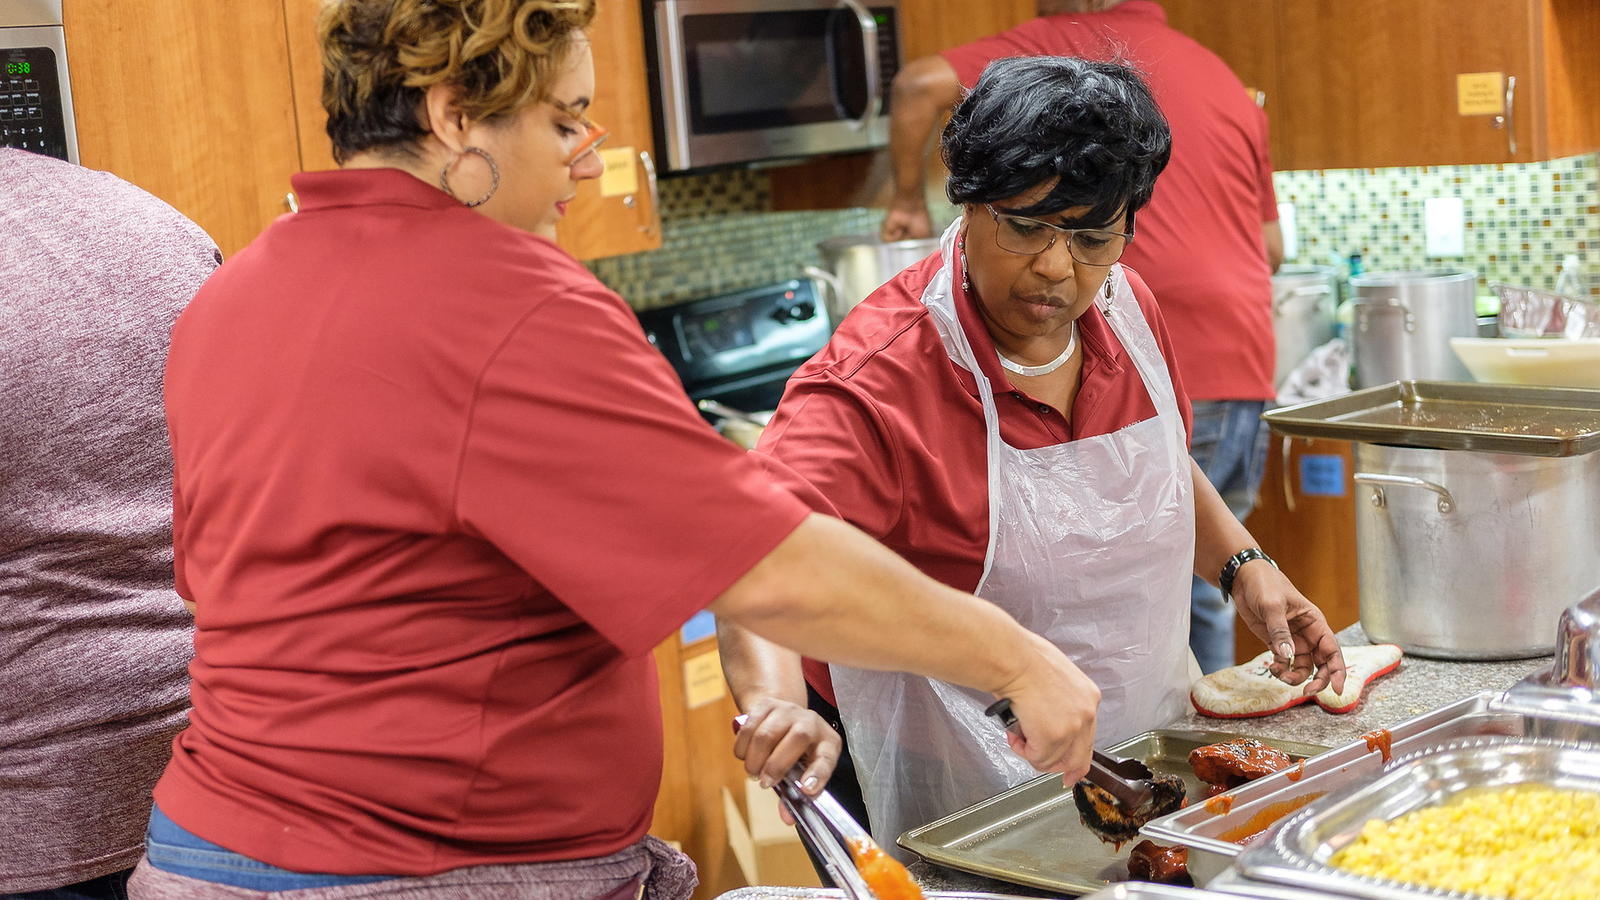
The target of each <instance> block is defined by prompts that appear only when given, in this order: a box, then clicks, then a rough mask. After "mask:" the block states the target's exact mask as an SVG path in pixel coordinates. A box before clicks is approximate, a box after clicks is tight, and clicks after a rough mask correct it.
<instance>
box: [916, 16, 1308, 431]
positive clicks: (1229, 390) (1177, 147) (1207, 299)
mask: <svg viewBox="0 0 1600 900" xmlns="http://www.w3.org/2000/svg"><path fill="white" fill-rule="evenodd" d="M941 55H942V56H943V57H944V58H945V59H946V60H947V61H948V62H949V63H950V65H951V67H952V68H954V69H955V71H956V77H958V78H959V79H960V80H961V83H962V84H963V85H965V86H967V87H971V86H972V85H974V84H976V83H977V81H978V76H980V75H982V74H983V70H984V69H985V68H986V67H988V65H989V63H991V62H993V61H994V60H996V59H1000V58H1002V57H1008V56H1043V55H1053V56H1077V57H1082V58H1086V59H1114V60H1119V61H1123V62H1128V63H1131V64H1132V65H1134V66H1135V67H1136V68H1137V69H1138V70H1139V72H1140V74H1142V75H1143V76H1144V77H1145V80H1146V81H1147V82H1148V83H1149V85H1150V90H1151V93H1152V94H1154V95H1155V99H1156V103H1157V104H1158V105H1160V107H1161V111H1162V112H1163V113H1164V114H1165V115H1166V117H1167V122H1168V124H1170V125H1171V127H1172V161H1171V162H1170V163H1169V164H1168V165H1167V168H1166V169H1165V170H1164V171H1163V172H1162V173H1161V177H1160V178H1157V179H1156V188H1155V194H1154V195H1153V196H1152V197H1151V198H1150V205H1148V206H1146V207H1145V208H1144V209H1141V210H1140V211H1139V216H1138V221H1137V226H1138V237H1137V238H1135V239H1134V241H1133V242H1132V243H1130V244H1129V245H1128V250H1127V252H1126V253H1125V254H1123V257H1122V261H1123V263H1125V264H1127V265H1128V266H1130V267H1132V268H1134V269H1137V270H1138V272H1139V274H1140V275H1142V276H1144V279H1145V281H1146V282H1148V283H1149V285H1150V289H1151V290H1152V291H1154V292H1155V295H1156V299H1157V301H1158V302H1160V304H1161V313H1162V315H1163V316H1165V317H1166V320H1167V322H1168V323H1170V324H1171V326H1172V335H1173V340H1174V342H1175V344H1176V347H1177V351H1178V364H1179V366H1180V367H1181V368H1182V370H1183V377H1184V383H1185V384H1186V385H1187V387H1188V389H1189V396H1190V397H1191V398H1192V399H1194V400H1270V399H1272V398H1273V396H1274V395H1275V392H1274V391H1273V388H1272V375H1273V371H1274V359H1275V355H1274V354H1275V352H1276V350H1275V346H1274V342H1273V336H1272V280H1271V278H1272V273H1271V271H1270V270H1269V269H1268V267H1267V256H1266V246H1265V244H1264V243H1263V241H1262V237H1261V226H1262V223H1264V222H1276V221H1277V220H1278V202H1277V195H1276V194H1275V193H1274V192H1273V188H1272V160H1271V158H1270V155H1269V153H1268V150H1267V117H1266V115H1265V114H1264V113H1263V112H1262V111H1261V109H1260V108H1258V107H1257V106H1256V105H1255V103H1254V102H1253V101H1251V100H1250V98H1249V97H1248V96H1247V95H1246V94H1245V90H1244V85H1243V83H1241V82H1240V81H1239V79H1238V77H1237V76H1235V75H1234V74H1233V72H1232V71H1231V70H1229V68H1228V66H1227V64H1226V63H1224V62H1223V61H1222V60H1221V59H1218V58H1217V56H1216V54H1214V53H1212V52H1211V51H1209V50H1207V49H1206V48H1204V47H1202V46H1200V45H1199V44H1198V43H1196V42H1195V41H1194V40H1193V39H1192V38H1190V37H1188V36H1187V35H1184V34H1182V33H1180V32H1178V31H1174V30H1173V29H1172V28H1169V27H1168V26H1167V17H1166V13H1165V12H1163V11H1162V9H1161V7H1160V6H1159V5H1157V4H1156V3H1153V2H1151V0H1126V2H1124V3H1121V4H1119V5H1117V6H1115V7H1113V8H1111V9H1109V10H1107V11H1105V12H1102V13H1063V14H1061V15H1055V16H1046V17H1043V18H1038V19H1033V20H1030V21H1028V22H1024V23H1023V24H1021V25H1018V26H1017V27H1016V28H1013V29H1011V30H1010V31H1005V32H1002V33H1000V34H997V35H994V36H992V37H987V38H983V39H982V40H978V41H973V42H972V43H970V44H963V45H961V46H959V47H954V48H952V49H949V50H946V51H944V52H943V53H942V54H941Z"/></svg>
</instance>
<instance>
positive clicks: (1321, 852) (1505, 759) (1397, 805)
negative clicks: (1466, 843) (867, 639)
mask: <svg viewBox="0 0 1600 900" xmlns="http://www.w3.org/2000/svg"><path fill="white" fill-rule="evenodd" d="M1518 784H1536V785H1545V786H1549V787H1556V788H1563V789H1568V790H1579V791H1586V792H1593V793H1600V751H1597V750H1596V749H1594V748H1592V747H1590V748H1585V747H1575V746H1569V745H1564V744H1560V743H1556V742H1551V741H1541V740H1537V739H1530V738H1494V737H1486V738H1466V739H1462V740H1459V741H1453V742H1447V743H1445V744H1443V745H1441V746H1438V747H1431V748H1427V749H1424V750H1422V751H1419V752H1418V753H1416V754H1413V755H1410V756H1406V757H1403V758H1397V759H1395V760H1394V762H1393V763H1391V764H1390V766H1388V767H1387V770H1386V774H1384V775H1383V776H1382V777H1381V778H1378V779H1376V780H1371V781H1367V782H1365V783H1362V784H1360V785H1356V786H1352V787H1350V788H1347V789H1345V790H1342V791H1338V792H1335V793H1332V794H1329V795H1328V796H1327V797H1325V798H1322V799H1320V800H1318V801H1316V802H1315V803H1313V804H1311V805H1310V806H1308V807H1306V809H1304V810H1303V811H1301V812H1299V813H1296V814H1295V815H1294V817H1293V818H1291V819H1289V820H1288V821H1286V822H1284V823H1283V825H1282V826H1280V827H1279V829H1278V831H1277V832H1276V833H1275V834H1274V835H1273V836H1272V837H1271V839H1270V840H1268V841H1264V842H1262V843H1260V844H1257V845H1255V846H1252V847H1251V848H1250V849H1248V850H1246V851H1245V852H1244V854H1243V855H1241V856H1240V857H1239V861H1238V871H1239V874H1241V875H1243V876H1244V877H1245V878H1246V879H1250V880H1252V881H1261V882H1267V883H1273V884H1282V885H1288V886H1291V887H1298V888H1305V889H1310V890H1319V891H1323V892H1326V893H1327V894H1331V895H1335V896H1340V897H1362V898H1368V900H1412V898H1422V897H1467V896H1474V895H1467V894H1461V893H1451V892H1447V891H1442V890H1436V889H1433V888H1428V887H1423V886H1421V885H1416V884H1408V883H1403V882H1398V881H1390V880H1388V879H1382V878H1376V877H1369V876H1364V875H1358V874H1356V873H1354V872H1349V871H1346V870H1344V869H1340V868H1338V867H1337V866H1334V865H1332V864H1331V863H1330V862H1329V857H1331V856H1332V855H1333V854H1334V853H1336V852H1338V851H1339V850H1340V849H1342V848H1344V847H1345V846H1347V845H1348V844H1350V843H1351V842H1352V841H1353V840H1355V838H1356V837H1357V836H1358V835H1359V834H1360V832H1361V827H1362V825H1364V824H1365V823H1366V822H1368V821H1371V820H1373V819H1395V818H1398V817H1399V816H1402V815H1404V814H1406V813H1408V812H1412V811H1414V810H1418V809H1422V808H1424V807H1429V806H1435V805H1438V804H1440V803H1443V802H1446V801H1448V800H1450V799H1451V798H1453V797H1456V796H1459V795H1461V794H1463V793H1465V792H1469V791H1474V790H1479V789H1483V788H1493V787H1506V786H1510V785H1518Z"/></svg>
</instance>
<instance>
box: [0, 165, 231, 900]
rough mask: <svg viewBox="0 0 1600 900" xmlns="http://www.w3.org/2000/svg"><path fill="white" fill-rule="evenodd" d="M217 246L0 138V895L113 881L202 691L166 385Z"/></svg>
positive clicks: (120, 876) (60, 893) (100, 888)
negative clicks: (176, 565)
mask: <svg viewBox="0 0 1600 900" xmlns="http://www.w3.org/2000/svg"><path fill="white" fill-rule="evenodd" d="M220 262H221V255H220V254H219V253H218V252H217V248H216V245H215V244H214V243H213V242H212V241H211V239H210V238H209V237H207V236H206V234H205V232H203V231H201V230H200V228H199V226H197V225H195V224H194V223H193V222H190V221H189V220H188V219H186V218H184V217H183V216H182V215H181V214H179V213H178V212H177V211H176V210H174V209H173V208H172V207H170V206H168V205H166V204H165V203H163V202H161V201H160V200H158V199H156V198H155V197H153V196H151V195H150V194H147V193H145V192H144V191H142V190H140V189H139V188H137V187H134V186H133V185H131V184H128V183H127V182H125V181H122V180H121V179H119V178H117V177H115V176H113V175H111V174H109V173H105V172H96V171H93V170H90V169H85V168H81V167H79V166H75V165H72V164H70V163H65V162H61V161H60V160H56V159H51V158H49V157H45V156H38V155H35V154H32V153H25V152H23V151H20V150H11V149H3V148H0V900H14V898H28V900H36V898H38V900H43V898H51V900H67V898H102V897H107V898H121V897H124V896H125V893H124V889H123V884H124V882H125V881H126V880H127V876H128V872H129V871H130V870H131V869H132V867H133V865H134V864H135V863H137V862H138V860H139V856H140V853H141V852H142V851H143V843H144V841H143V839H144V828H145V823H146V821H147V819H148V817H149V814H150V802H151V801H150V789H151V787H152V786H153V785H154V784H155V781H156V778H157V777H158V776H159V775H160V774H161V769H162V766H163V765H164V764H165V763H166V761H167V758H168V756H169V755H170V753H171V745H172V738H173V735H175V734H176V733H177V732H178V730H179V729H180V728H181V727H182V726H183V724H184V722H185V719H186V717H187V710H188V706H189V679H188V673H187V666H188V663H189V658H190V655H191V643H192V640H191V635H192V627H193V626H192V620H191V618H190V615H189V613H188V612H187V611H186V610H185V609H184V606H183V603H182V601H181V600H180V599H179V598H178V595H177V593H176V592H175V591H174V590H173V585H172V462H171V453H170V451H169V449H168V445H167V432H166V425H165V420H164V417H163V413H162V404H161V376H162V369H163V366H164V364H165V360H166V355H167V342H168V339H169V336H170V334H171V331H172V324H173V322H174V320H176V319H177V317H178V313H179V311H181V310H182V309H183V307H184V306H185V304H187V303H188V302H189V298H190V297H191V296H193V295H194V292H195V290H196V289H197V288H199V286H200V283H201V282H202V281H204V280H205V279H206V277H207V276H209V275H210V274H211V272H212V270H214V269H215V268H216V267H217V265H218V263H220Z"/></svg>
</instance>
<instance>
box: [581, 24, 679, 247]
mask: <svg viewBox="0 0 1600 900" xmlns="http://www.w3.org/2000/svg"><path fill="white" fill-rule="evenodd" d="M589 35H590V38H591V40H592V46H593V50H594V70H595V96H594V102H593V104H592V105H591V106H590V107H589V116H590V118H592V119H593V120H594V121H595V122H598V123H599V124H601V125H604V126H605V127H606V128H609V129H610V130H611V134H610V136H608V137H607V138H606V143H605V145H604V146H603V147H602V148H601V155H602V157H603V158H604V159H605V160H606V166H607V168H608V173H607V176H606V177H604V178H598V179H591V180H589V181H585V182H582V183H581V184H579V185H578V195H577V198H576V199H575V200H574V201H573V203H572V205H571V206H570V207H569V208H568V212H567V215H566V217H565V218H564V219H562V221H561V223H560V224H559V225H557V226H556V240H557V241H558V242H559V243H560V244H561V246H562V247H564V248H566V250H567V252H568V253H571V254H572V255H573V256H576V257H578V258H579V259H595V258H598V257H602V256H615V255H617V254H619V253H638V252H639V251H641V250H653V249H655V248H657V247H660V246H661V215H660V209H659V202H660V198H659V195H658V194H657V192H656V184H655V182H656V176H655V160H654V159H653V158H652V154H654V153H655V145H654V143H653V138H652V134H653V130H652V126H651V122H650V94H649V86H648V84H647V81H648V75H647V72H646V70H645V62H644V18H643V13H642V11H641V9H640V3H639V0H602V2H601V3H600V4H599V7H598V11H597V12H596V14H595V20H594V24H593V25H592V26H591V27H590V29H589ZM617 169H620V170H622V171H620V172H616V176H618V177H619V180H621V181H623V182H630V183H631V185H632V187H631V189H630V190H626V191H616V192H614V193H611V194H609V195H608V194H606V193H605V190H604V189H605V188H606V187H607V184H606V183H607V182H608V181H610V180H611V179H612V177H613V175H612V172H613V171H614V170H617Z"/></svg>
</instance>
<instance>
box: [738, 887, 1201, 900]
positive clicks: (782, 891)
mask: <svg viewBox="0 0 1600 900" xmlns="http://www.w3.org/2000/svg"><path fill="white" fill-rule="evenodd" d="M922 896H923V897H925V898H926V900H1031V898H1028V897H1018V896H1015V895H1012V894H978V893H973V892H970V891H924V892H923V894H922ZM716 900H847V898H846V897H845V894H844V891H841V890H838V889H836V888H808V887H743V888H737V889H735V890H731V891H729V892H727V893H726V894H719V895H717V898H716ZM1190 900H1210V898H1190Z"/></svg>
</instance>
